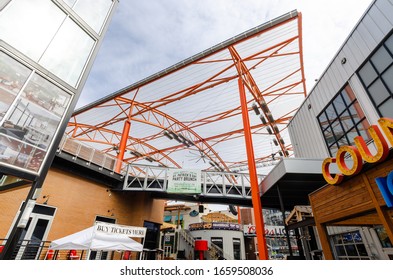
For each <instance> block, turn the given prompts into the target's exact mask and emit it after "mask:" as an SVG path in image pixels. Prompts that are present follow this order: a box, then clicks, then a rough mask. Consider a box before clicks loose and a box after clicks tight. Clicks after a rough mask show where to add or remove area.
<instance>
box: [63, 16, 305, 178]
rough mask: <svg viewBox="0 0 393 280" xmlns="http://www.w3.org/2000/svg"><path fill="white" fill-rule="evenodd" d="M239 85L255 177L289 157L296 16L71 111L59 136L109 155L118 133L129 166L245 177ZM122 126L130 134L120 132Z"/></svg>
mask: <svg viewBox="0 0 393 280" xmlns="http://www.w3.org/2000/svg"><path fill="white" fill-rule="evenodd" d="M196 39H197V38H196ZM190 43H192V42H190ZM239 79H242V80H243V82H244V84H245V91H246V98H247V104H248V110H249V118H250V126H251V132H252V137H253V138H252V140H253V147H254V154H255V160H256V163H257V167H258V169H259V168H261V169H260V170H258V172H259V173H262V174H263V173H266V171H264V170H263V169H264V168H269V167H270V168H271V166H272V165H273V164H274V163H275V159H277V158H279V157H280V156H284V157H286V156H291V154H292V148H291V144H290V139H289V135H288V132H287V125H288V122H289V120H290V119H291V117H292V116H293V115H294V113H295V111H296V110H297V108H298V107H299V106H300V104H301V103H302V102H303V100H304V98H305V93H306V89H305V79H304V71H303V59H302V37H301V15H300V13H298V12H297V11H292V12H290V13H288V14H285V15H283V16H281V17H279V18H276V19H274V20H272V21H270V22H267V23H264V24H262V25H260V26H257V27H255V28H254V29H251V30H249V31H246V32H244V33H242V34H240V35H238V36H235V37H233V38H231V39H229V40H227V41H225V42H223V43H221V44H218V45H216V46H214V47H212V48H210V49H208V50H206V51H204V52H202V53H199V54H197V55H195V56H193V57H191V58H189V59H186V60H184V61H181V62H179V63H178V64H176V65H174V66H172V67H169V68H167V69H165V70H163V71H161V72H159V73H157V74H155V75H152V76H150V77H148V78H146V79H144V80H142V81H140V82H137V83H135V84H132V85H130V86H128V87H126V88H123V89H121V90H119V91H117V92H115V93H113V94H110V95H108V96H107V97H105V98H103V99H100V100H98V101H96V102H94V103H92V104H89V105H87V106H85V107H83V108H81V109H79V110H78V111H76V112H75V113H74V115H73V117H72V119H71V120H70V122H69V125H68V128H67V134H68V135H69V136H71V137H73V138H75V139H78V140H79V141H84V142H88V144H89V145H90V146H92V147H94V148H96V149H98V150H101V151H103V152H105V153H109V154H112V155H113V156H117V153H118V151H119V147H120V142H121V139H122V135H123V134H124V136H123V137H127V142H126V146H125V154H124V158H123V159H124V161H126V162H129V163H140V164H150V165H161V166H168V167H176V168H196V169H202V170H212V169H219V170H226V171H236V172H238V171H243V170H247V153H246V146H245V140H244V129H243V121H242V113H241V105H240V97H239V96H240V95H239V85H238V80H239ZM126 121H128V122H129V123H130V130H129V132H128V133H123V130H124V123H125V122H126Z"/></svg>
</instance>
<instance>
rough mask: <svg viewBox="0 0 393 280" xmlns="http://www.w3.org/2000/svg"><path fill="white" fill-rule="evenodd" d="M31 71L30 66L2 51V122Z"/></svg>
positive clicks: (0, 110) (0, 111) (0, 68)
mask: <svg viewBox="0 0 393 280" xmlns="http://www.w3.org/2000/svg"><path fill="white" fill-rule="evenodd" d="M30 73H31V70H30V69H29V68H27V67H25V66H24V65H22V64H20V63H19V62H17V61H16V60H14V59H13V58H11V57H9V56H8V55H6V54H5V53H4V52H0V96H1V98H0V122H1V120H2V119H3V118H4V116H5V114H6V112H7V110H8V108H9V107H10V106H11V104H12V103H13V102H14V100H15V98H16V96H17V94H18V93H19V92H20V90H21V89H22V86H23V85H24V84H25V82H26V80H27V78H28V77H29V75H30Z"/></svg>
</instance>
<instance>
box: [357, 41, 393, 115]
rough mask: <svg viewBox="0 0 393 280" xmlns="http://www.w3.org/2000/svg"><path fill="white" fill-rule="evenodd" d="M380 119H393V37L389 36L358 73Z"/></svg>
mask: <svg viewBox="0 0 393 280" xmlns="http://www.w3.org/2000/svg"><path fill="white" fill-rule="evenodd" d="M358 75H359V77H360V80H361V81H362V83H363V86H364V87H365V88H366V90H367V92H368V94H369V96H370V98H371V100H372V102H373V103H374V106H375V107H376V108H377V111H378V113H379V115H380V116H381V117H390V118H392V117H393V110H391V108H392V106H393V36H390V37H389V38H388V39H387V40H386V41H385V42H384V43H383V44H382V45H381V46H380V47H379V48H378V49H377V50H376V51H375V52H374V53H373V54H372V56H371V57H370V59H368V60H367V62H366V63H365V64H364V65H363V66H362V68H360V70H359V71H358Z"/></svg>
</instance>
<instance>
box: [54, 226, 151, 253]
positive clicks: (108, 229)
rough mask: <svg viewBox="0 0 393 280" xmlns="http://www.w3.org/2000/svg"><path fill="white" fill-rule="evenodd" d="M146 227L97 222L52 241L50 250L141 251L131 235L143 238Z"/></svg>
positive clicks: (140, 246) (141, 247) (141, 246)
mask: <svg viewBox="0 0 393 280" xmlns="http://www.w3.org/2000/svg"><path fill="white" fill-rule="evenodd" d="M145 235H146V228H144V227H130V226H123V225H117V224H108V223H103V222H97V223H96V224H95V225H94V226H92V227H90V228H87V229H85V230H82V231H79V232H76V233H74V234H71V235H68V236H65V237H63V238H60V239H57V240H54V241H52V243H51V245H50V248H49V249H52V250H95V251H100V250H102V251H115V250H120V251H136V252H141V251H143V245H142V244H141V243H139V242H137V241H135V240H133V239H132V237H138V238H144V237H145Z"/></svg>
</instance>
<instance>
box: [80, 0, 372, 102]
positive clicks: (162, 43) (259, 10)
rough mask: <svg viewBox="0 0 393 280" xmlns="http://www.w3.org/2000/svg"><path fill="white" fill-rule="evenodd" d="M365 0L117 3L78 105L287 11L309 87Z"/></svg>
mask: <svg viewBox="0 0 393 280" xmlns="http://www.w3.org/2000/svg"><path fill="white" fill-rule="evenodd" d="M371 2H372V0H345V1H342V0H214V1H212V0H146V1H137V0H120V2H119V5H118V7H117V10H116V12H115V15H114V17H113V19H112V22H111V23H110V26H109V29H108V32H107V33H106V36H105V38H104V42H103V44H102V46H101V48H100V51H99V54H98V56H97V58H96V61H95V63H94V66H93V69H92V71H91V73H90V75H89V78H88V80H87V82H86V84H85V87H84V89H83V91H82V96H81V98H80V99H79V103H78V105H77V107H80V106H83V105H86V104H88V103H90V102H92V101H94V100H97V99H99V98H100V97H103V96H105V95H108V94H111V93H113V92H115V91H117V90H119V89H121V88H123V87H125V86H128V85H130V84H132V83H135V82H137V81H139V80H141V79H143V78H146V77H148V76H150V75H151V74H154V73H156V72H158V71H160V70H162V69H164V68H167V67H169V66H171V65H173V64H175V63H177V62H179V61H181V60H183V59H186V58H188V57H190V56H192V55H194V54H197V53H199V52H201V51H203V50H205V49H207V48H210V47H212V46H214V45H216V44H218V43H220V42H222V41H224V40H226V39H228V38H231V37H234V36H236V35H238V34H239V33H242V32H244V31H246V30H248V29H251V28H253V27H255V26H258V25H260V24H262V23H265V22H267V21H269V20H271V19H274V18H276V17H278V16H280V15H282V14H285V13H287V12H290V11H292V10H298V11H299V12H301V13H302V15H303V48H304V62H305V74H306V79H307V91H310V90H311V89H312V87H313V85H314V84H315V81H314V80H315V79H317V78H319V77H320V76H321V74H322V72H323V70H324V69H325V68H326V66H327V65H328V63H329V62H330V61H331V60H332V58H333V56H334V55H335V53H336V52H337V51H338V49H339V47H340V46H341V45H342V44H343V42H344V40H345V39H346V37H347V36H348V34H349V32H350V31H351V30H352V29H353V28H354V26H355V24H356V23H357V21H358V20H359V18H360V17H361V15H362V14H363V13H364V12H365V10H366V9H367V7H368V6H369V5H370V4H371Z"/></svg>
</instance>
